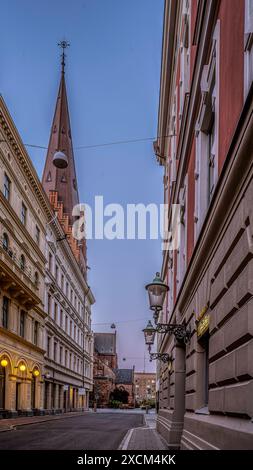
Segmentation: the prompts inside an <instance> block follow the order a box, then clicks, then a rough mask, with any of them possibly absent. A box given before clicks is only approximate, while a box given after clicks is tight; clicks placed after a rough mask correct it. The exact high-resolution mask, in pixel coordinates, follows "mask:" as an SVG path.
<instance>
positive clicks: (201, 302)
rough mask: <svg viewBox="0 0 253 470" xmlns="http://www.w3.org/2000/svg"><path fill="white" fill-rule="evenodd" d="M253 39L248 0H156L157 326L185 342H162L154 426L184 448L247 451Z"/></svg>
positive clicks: (251, 440)
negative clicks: (163, 215) (170, 236)
mask: <svg viewBox="0 0 253 470" xmlns="http://www.w3.org/2000/svg"><path fill="white" fill-rule="evenodd" d="M252 44H253V1H252V0H240V1H238V0H208V1H204V0H199V1H197V0H166V1H165V12H164V33H163V50H162V68H161V88H160V104H159V122H158V138H157V141H156V143H155V150H156V154H157V160H158V162H159V163H160V164H161V165H163V167H164V200H165V203H167V204H168V205H169V210H168V221H169V228H171V216H172V205H173V204H180V205H181V216H180V246H179V248H178V249H177V250H174V251H169V250H167V251H164V252H163V264H162V269H161V272H162V278H163V279H164V280H165V282H166V283H167V284H168V285H169V291H168V295H167V299H166V302H165V305H164V309H163V312H162V314H161V316H160V321H161V320H162V321H163V322H164V323H165V322H167V323H185V324H186V325H187V327H189V326H190V327H191V339H190V341H189V342H188V343H187V344H186V345H184V344H182V343H178V342H176V340H175V337H174V336H173V335H171V336H169V335H164V336H163V337H161V338H160V340H159V344H158V349H159V351H160V352H164V353H165V352H166V353H169V354H170V355H171V358H172V360H171V362H170V364H161V363H159V365H158V372H159V381H160V391H159V396H160V403H159V405H160V409H159V417H158V430H159V432H160V433H161V434H162V435H163V436H164V438H165V439H166V440H167V442H168V444H169V445H170V446H172V447H181V448H182V449H245V448H251V449H252V448H253V427H252V421H251V420H252V417H253V401H252V394H253V369H252V351H253V324H252V305H253V303H252V302H253V300H252V299H253V286H252V278H253V259H252V258H253V244H252V237H253V211H252V207H253V204H252V203H253V158H252V156H253V117H252V116H253V114H252V111H253V88H252V79H253V67H252V60H253V46H252ZM165 238H166V237H165ZM239 429H240V432H239V431H238V430H239Z"/></svg>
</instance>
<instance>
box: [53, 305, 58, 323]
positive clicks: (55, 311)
mask: <svg viewBox="0 0 253 470" xmlns="http://www.w3.org/2000/svg"><path fill="white" fill-rule="evenodd" d="M57 312H58V305H57V303H56V302H55V304H54V321H55V322H57Z"/></svg>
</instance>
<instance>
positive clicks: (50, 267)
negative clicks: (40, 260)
mask: <svg viewBox="0 0 253 470" xmlns="http://www.w3.org/2000/svg"><path fill="white" fill-rule="evenodd" d="M52 266H53V255H52V253H50V252H49V254H48V269H49V271H50V273H51V272H52Z"/></svg>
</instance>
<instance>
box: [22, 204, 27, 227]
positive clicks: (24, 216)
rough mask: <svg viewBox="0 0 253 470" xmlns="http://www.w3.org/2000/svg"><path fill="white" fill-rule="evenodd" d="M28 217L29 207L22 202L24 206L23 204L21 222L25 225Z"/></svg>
mask: <svg viewBox="0 0 253 470" xmlns="http://www.w3.org/2000/svg"><path fill="white" fill-rule="evenodd" d="M26 217H27V208H26V206H25V205H24V203H23V202H22V206H21V222H22V224H23V225H26Z"/></svg>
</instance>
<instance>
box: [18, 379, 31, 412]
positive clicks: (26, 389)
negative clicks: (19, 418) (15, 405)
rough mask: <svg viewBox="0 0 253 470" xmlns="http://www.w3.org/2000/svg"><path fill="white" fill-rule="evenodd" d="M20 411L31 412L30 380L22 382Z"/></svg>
mask: <svg viewBox="0 0 253 470" xmlns="http://www.w3.org/2000/svg"><path fill="white" fill-rule="evenodd" d="M20 409H21V411H25V412H31V381H30V380H29V379H26V380H22V382H21V384H20Z"/></svg>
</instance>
